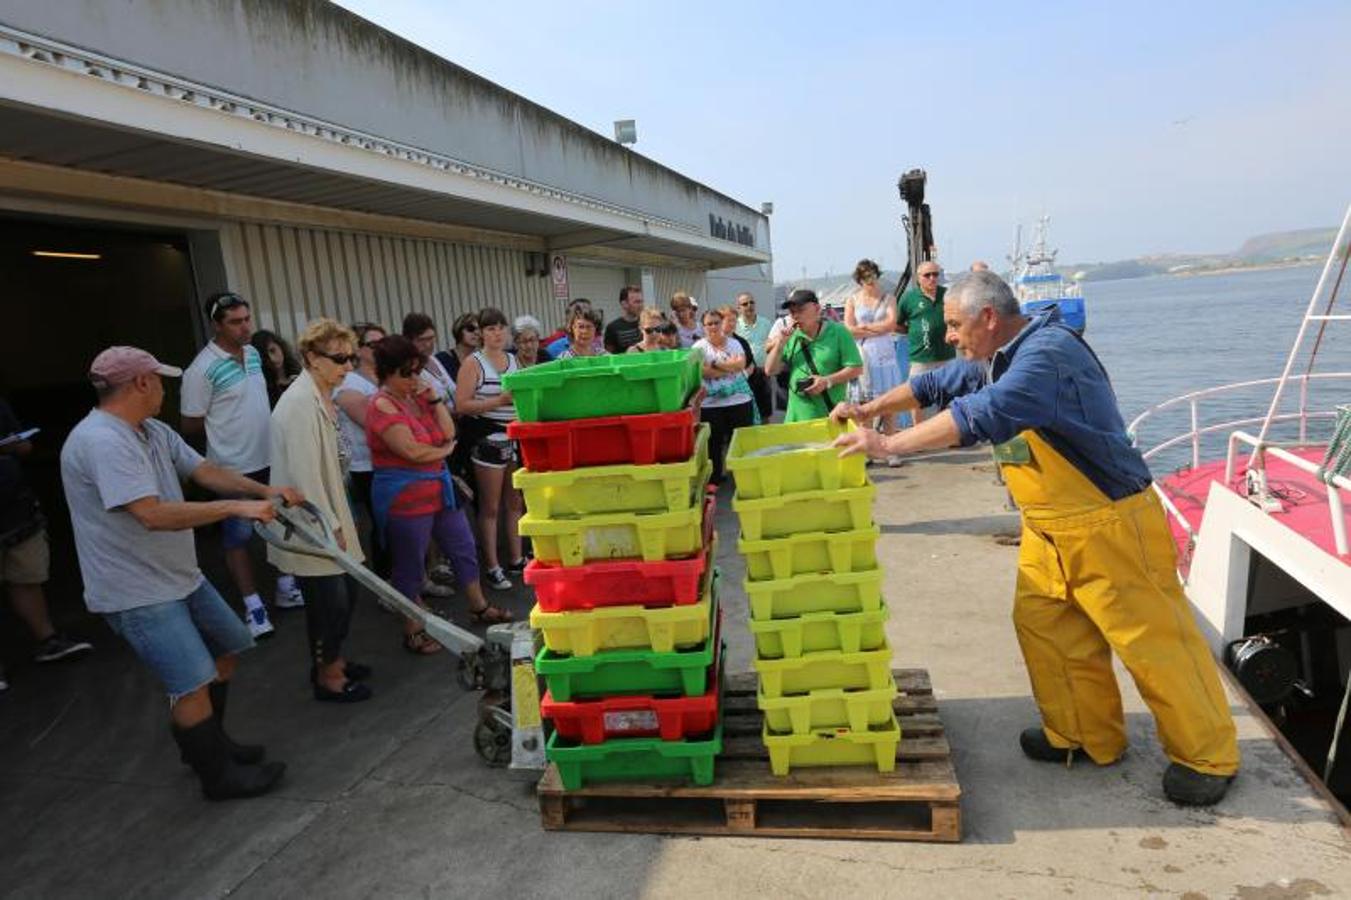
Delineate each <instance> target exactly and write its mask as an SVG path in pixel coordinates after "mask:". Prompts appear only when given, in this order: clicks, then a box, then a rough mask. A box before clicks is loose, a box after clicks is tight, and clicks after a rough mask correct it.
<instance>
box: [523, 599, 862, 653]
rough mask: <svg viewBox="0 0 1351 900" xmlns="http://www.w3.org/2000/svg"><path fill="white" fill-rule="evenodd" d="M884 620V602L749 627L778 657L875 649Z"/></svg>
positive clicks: (759, 645) (762, 649)
mask: <svg viewBox="0 0 1351 900" xmlns="http://www.w3.org/2000/svg"><path fill="white" fill-rule="evenodd" d="M886 622H887V608H886V607H885V606H884V607H882V608H881V609H875V610H872V611H870V612H847V613H837V612H809V613H803V614H802V615H800V616H792V617H790V618H786V619H769V620H767V621H763V620H755V619H753V620H752V621H751V622H750V629H751V634H752V635H753V636H754V637H755V653H756V655H757V656H759V657H760V658H761V659H781V658H785V657H794V656H801V655H802V654H804V653H819V652H820V651H822V650H843V651H844V652H845V653H857V652H859V651H860V650H876V649H877V648H878V647H880V646H882V644H883V642H885V641H886V639H887V632H886ZM532 624H533V623H532Z"/></svg>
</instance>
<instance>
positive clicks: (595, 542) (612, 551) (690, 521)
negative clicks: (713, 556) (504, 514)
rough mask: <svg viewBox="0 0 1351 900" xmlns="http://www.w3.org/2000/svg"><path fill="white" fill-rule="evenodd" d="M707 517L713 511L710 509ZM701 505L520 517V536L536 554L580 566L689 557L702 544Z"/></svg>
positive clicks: (556, 563) (546, 560)
mask: <svg viewBox="0 0 1351 900" xmlns="http://www.w3.org/2000/svg"><path fill="white" fill-rule="evenodd" d="M710 515H711V512H710ZM703 518H704V504H698V505H695V506H691V507H690V508H689V509H684V510H681V511H679V512H670V513H608V514H606V515H597V516H583V517H581V518H577V519H546V518H544V517H543V516H540V515H537V514H536V513H533V512H527V513H526V514H525V515H523V516H521V522H520V530H521V534H523V535H525V536H526V537H528V538H530V539H531V541H532V543H533V544H534V548H535V558H536V559H539V560H542V561H543V562H546V563H552V564H555V565H563V566H580V565H582V564H583V563H587V562H596V561H600V560H607V559H642V560H644V561H646V562H659V561H660V560H663V559H681V558H684V557H689V556H693V555H695V554H696V553H698V552H699V551H700V550H701V549H703V546H704V539H703Z"/></svg>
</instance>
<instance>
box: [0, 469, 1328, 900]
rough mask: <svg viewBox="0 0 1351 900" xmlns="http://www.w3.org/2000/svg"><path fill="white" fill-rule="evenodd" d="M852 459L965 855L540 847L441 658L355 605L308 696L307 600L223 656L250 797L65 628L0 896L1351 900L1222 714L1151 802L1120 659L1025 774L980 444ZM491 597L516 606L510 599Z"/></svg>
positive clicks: (1, 700)
mask: <svg viewBox="0 0 1351 900" xmlns="http://www.w3.org/2000/svg"><path fill="white" fill-rule="evenodd" d="M871 471H872V473H873V475H874V478H875V479H876V481H877V483H878V485H879V494H878V504H877V510H876V518H877V521H878V523H879V524H880V525H881V528H882V541H881V547H880V555H881V557H882V559H883V564H884V565H885V567H886V571H887V579H886V586H887V598H888V602H889V604H890V606H891V609H892V617H891V620H890V623H889V626H888V630H889V635H890V639H891V644H892V646H893V647H894V648H895V655H896V659H895V662H896V665H898V666H919V667H924V668H927V669H928V670H929V671H930V673H931V675H932V679H933V685H934V688H935V693H936V694H937V696H938V699H939V705H940V710H941V714H942V718H943V721H944V723H945V725H946V728H947V733H948V738H949V740H950V742H951V744H952V746H953V749H954V754H955V761H956V767H957V772H958V776H959V778H960V780H961V783H962V788H963V792H964V795H963V803H962V814H963V825H964V833H965V837H964V841H963V843H961V844H957V845H934V844H907V843H881V842H866V843H865V842H846V841H802V840H798V841H791V840H772V839H752V838H704V839H699V838H664V837H660V836H649V835H601V834H582V833H549V832H544V831H542V830H541V828H540V824H539V812H538V809H537V807H536V804H535V798H534V793H533V789H534V778H533V777H531V776H529V775H527V774H525V773H517V772H510V771H504V770H495V769H489V768H487V767H485V766H484V765H483V764H482V763H480V761H479V760H478V758H477V757H476V756H475V754H474V751H473V748H472V746H471V741H470V735H471V732H472V729H473V726H474V722H475V708H476V700H477V698H476V696H474V695H470V694H466V693H465V692H463V691H462V690H461V689H460V688H459V687H458V686H457V684H456V683H455V678H454V666H453V662H452V661H451V660H450V658H449V657H448V656H445V655H442V656H438V657H430V658H415V657H413V656H411V655H409V654H407V653H404V652H403V651H402V650H401V649H399V646H398V630H399V629H398V626H397V623H396V621H395V620H394V619H393V618H392V617H390V616H389V615H387V614H385V613H383V612H381V611H379V610H378V609H376V608H375V607H374V605H373V604H366V605H364V606H363V608H362V609H361V610H360V611H359V613H358V616H357V621H356V623H355V625H354V637H353V640H352V650H351V656H352V657H354V658H357V659H360V660H362V661H364V662H368V663H370V664H371V665H372V666H374V668H375V671H376V675H375V678H374V680H373V682H372V684H373V686H374V688H375V690H376V697H375V699H374V700H373V701H371V702H369V703H364V704H359V705H356V706H351V707H343V706H332V705H325V704H319V703H315V702H314V701H313V700H312V699H310V696H309V692H308V688H307V683H306V669H307V663H306V659H305V651H304V648H303V634H304V623H303V621H302V616H303V614H301V613H279V614H277V616H276V622H277V625H278V634H277V636H276V637H274V638H273V639H271V640H270V641H267V642H265V643H264V644H262V645H260V647H259V648H258V649H257V650H256V651H254V652H252V653H251V654H249V655H248V656H246V657H245V658H244V659H243V660H242V662H241V665H240V672H239V676H238V678H237V681H236V688H235V690H234V692H233V695H232V697H231V704H232V705H231V711H230V729H231V731H233V732H235V733H236V734H237V735H238V736H239V737H241V738H244V739H249V740H260V741H264V742H266V744H267V745H268V749H269V752H270V755H271V756H273V757H274V758H277V759H284V760H286V761H287V762H288V763H289V766H290V768H289V769H288V772H287V776H286V779H285V782H284V783H283V785H282V787H281V788H280V789H279V790H278V791H276V792H275V793H273V794H271V795H269V796H266V797H263V798H260V799H255V800H247V801H236V802H227V803H219V804H212V803H207V802H206V801H204V800H203V799H202V798H201V796H200V793H199V791H198V789H197V784H196V781H195V779H194V778H193V777H192V776H191V775H190V774H189V773H188V770H187V769H185V768H184V767H182V766H181V765H180V764H179V763H178V760H177V754H176V749H175V747H174V745H173V742H172V741H171V740H170V738H169V735H168V733H167V722H166V710H165V704H164V700H163V696H162V694H160V693H159V690H158V688H157V687H156V686H155V684H154V683H153V682H152V681H151V679H150V677H149V676H148V675H147V674H146V673H145V671H144V670H143V669H142V668H141V666H140V665H139V663H138V662H137V661H136V660H135V659H134V658H133V656H132V654H131V653H130V651H129V650H128V649H127V648H126V647H125V645H123V644H121V643H120V642H119V641H118V640H117V639H116V638H114V637H113V636H112V635H111V634H110V633H108V632H107V631H106V629H104V628H102V626H101V625H99V624H97V623H95V622H92V621H86V622H84V623H83V628H82V629H81V627H80V625H79V624H77V626H76V630H79V631H81V633H83V634H85V635H86V636H88V637H90V638H92V639H95V640H97V643H98V649H97V652H96V653H95V654H94V655H93V656H91V657H87V658H85V659H82V660H79V661H77V662H72V663H70V664H69V665H61V666H55V667H42V668H28V669H23V670H21V671H20V672H17V673H13V674H14V675H15V677H14V679H13V684H12V686H11V689H10V690H9V691H8V692H7V693H5V694H0V809H3V815H2V816H0V895H3V896H5V897H43V898H63V897H123V896H135V897H139V898H150V897H193V898H202V897H224V896H232V897H250V898H251V897H277V896H329V897H411V896H436V897H476V898H486V897H514V898H519V897H567V896H588V897H673V898H676V897H678V898H682V900H684V898H689V897H691V896H700V895H703V896H710V897H714V896H716V897H728V896H775V897H781V898H783V897H818V896H823V895H826V894H831V895H835V896H844V895H855V896H865V897H882V896H890V897H897V896H929V897H952V898H961V897H973V898H974V897H979V898H991V897H1010V898H1012V897H1045V896H1060V895H1081V896H1091V897H1094V898H1107V897H1141V896H1160V897H1179V898H1187V900H1201V898H1227V897H1240V898H1306V897H1336V896H1351V841H1349V840H1348V837H1347V834H1346V833H1345V832H1344V831H1343V829H1342V828H1341V826H1340V825H1339V824H1338V822H1337V821H1336V819H1335V818H1334V816H1333V814H1332V812H1331V811H1330V809H1329V808H1328V807H1327V805H1326V804H1325V803H1323V802H1322V801H1321V800H1320V799H1319V798H1318V796H1317V795H1316V794H1315V792H1314V791H1313V790H1312V789H1311V788H1310V786H1309V785H1308V784H1307V783H1305V782H1304V781H1303V780H1302V779H1301V777H1300V776H1299V774H1298V773H1297V771H1296V769H1295V767H1294V766H1293V765H1292V764H1291V762H1290V761H1289V760H1288V759H1287V758H1286V757H1285V756H1284V755H1283V754H1282V752H1281V750H1280V749H1279V748H1278V747H1277V745H1276V744H1275V743H1274V742H1273V741H1272V740H1271V739H1270V738H1269V737H1268V736H1267V735H1266V734H1265V732H1264V731H1263V730H1262V728H1261V726H1260V725H1259V723H1258V722H1257V721H1256V720H1255V719H1254V718H1253V717H1252V716H1251V715H1249V714H1248V713H1247V711H1246V710H1245V709H1244V708H1243V707H1242V706H1241V705H1240V704H1239V703H1237V702H1236V701H1235V702H1234V703H1233V708H1234V713H1235V716H1236V717H1237V720H1238V727H1239V737H1240V740H1241V746H1242V752H1243V766H1244V768H1243V771H1242V774H1241V775H1240V777H1239V779H1238V781H1237V782H1236V783H1235V784H1234V786H1233V789H1232V790H1231V792H1230V794H1229V796H1228V798H1227V799H1226V800H1225V801H1224V802H1223V803H1222V804H1221V805H1220V806H1218V807H1217V808H1215V809H1213V810H1184V809H1179V808H1178V807H1175V806H1173V805H1172V804H1171V803H1169V802H1167V801H1166V800H1165V799H1164V798H1163V796H1162V792H1161V789H1160V777H1161V775H1162V772H1163V769H1164V766H1165V759H1164V757H1163V755H1162V753H1161V751H1160V749H1159V746H1158V744H1157V741H1156V740H1155V737H1154V728H1153V724H1152V720H1151V718H1150V716H1149V714H1148V712H1147V710H1146V709H1145V708H1144V705H1143V704H1142V702H1141V701H1140V698H1139V696H1138V695H1137V694H1136V693H1135V691H1134V688H1133V687H1132V686H1131V685H1130V680H1129V678H1128V677H1127V676H1126V675H1125V673H1124V672H1123V671H1119V672H1118V677H1119V678H1120V679H1121V683H1122V687H1123V690H1124V691H1125V700H1126V709H1127V714H1128V717H1129V728H1130V735H1131V747H1130V751H1129V752H1128V754H1127V755H1126V757H1125V758H1124V759H1123V760H1122V761H1121V762H1120V763H1118V764H1116V765H1114V766H1111V767H1107V768H1102V769H1098V768H1095V767H1093V766H1091V765H1088V764H1083V763H1079V764H1076V765H1075V766H1074V767H1073V768H1072V769H1068V770H1067V769H1066V768H1065V767H1063V766H1058V765H1048V764H1044V763H1035V762H1031V761H1029V760H1027V759H1025V758H1024V757H1023V756H1022V754H1021V753H1020V752H1019V751H1018V747H1017V734H1018V732H1019V730H1021V729H1022V728H1023V727H1026V726H1027V725H1030V724H1034V723H1035V722H1036V709H1035V707H1034V705H1033V703H1032V700H1031V697H1030V696H1029V688H1028V683H1027V676H1026V673H1025V671H1024V669H1023V666H1022V662H1021V658H1020V656H1019V653H1018V649H1017V644H1016V641H1015V639H1014V634H1013V628H1012V625H1011V623H1010V621H1009V611H1010V602H1011V601H1010V598H1011V596H1012V585H1013V575H1014V566H1015V560H1016V555H1017V549H1016V547H1014V546H1011V543H1012V542H1011V541H1010V540H1009V537H1010V536H1012V535H1015V534H1016V531H1017V517H1016V515H1015V514H1013V513H1011V512H1008V511H1007V510H1006V509H1005V508H1004V494H1003V490H1002V488H1000V487H999V486H998V485H997V484H995V481H994V471H993V467H992V465H991V463H990V458H989V455H988V452H982V451H971V452H960V453H958V452H954V453H946V454H940V455H937V456H935V457H932V458H928V459H924V460H917V461H912V462H910V463H909V464H907V465H906V466H905V467H903V468H900V469H895V470H890V469H872V470H871ZM722 500H723V502H722V509H721V511H720V514H719V523H718V527H719V532H720V534H721V537H722V541H721V552H720V560H719V563H720V565H721V566H722V567H723V571H724V573H725V574H726V575H727V576H729V577H727V578H725V579H724V585H725V586H726V588H727V590H726V591H725V593H724V595H723V597H724V603H725V607H726V610H727V616H728V618H727V628H726V633H727V635H728V641H729V645H730V650H731V669H732V670H734V671H745V670H749V668H750V658H751V642H750V638H749V634H748V633H747V631H746V627H745V621H746V608H745V598H744V595H743V593H742V592H741V590H740V589H739V584H740V581H741V577H742V572H743V567H742V565H741V563H740V560H739V559H738V557H737V556H736V540H735V537H736V521H735V517H734V516H733V515H732V514H731V511H730V506H729V504H728V503H727V502H726V501H727V498H726V497H725V496H724V497H723V498H722ZM218 583H222V584H223V582H218ZM498 596H499V597H500V596H501V595H498ZM495 599H496V598H495ZM511 599H512V602H511V604H510V605H511V606H512V608H513V609H514V610H515V612H516V613H517V615H518V617H519V616H524V615H525V614H526V613H527V611H528V603H529V601H528V599H527V596H526V593H525V592H524V591H521V590H519V589H518V590H516V591H514V592H513V593H512V595H511ZM446 605H447V606H448V607H450V608H451V609H452V610H459V609H461V608H462V601H458V600H457V599H455V598H452V599H451V600H448V601H446ZM458 618H460V619H461V620H463V616H458ZM1231 699H1232V698H1231Z"/></svg>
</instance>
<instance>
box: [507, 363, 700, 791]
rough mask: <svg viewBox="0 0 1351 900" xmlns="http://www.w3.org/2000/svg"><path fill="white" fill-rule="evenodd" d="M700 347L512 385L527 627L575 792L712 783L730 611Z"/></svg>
mask: <svg viewBox="0 0 1351 900" xmlns="http://www.w3.org/2000/svg"><path fill="white" fill-rule="evenodd" d="M699 380H700V364H699V359H698V357H697V355H695V354H692V353H690V352H689V351H667V352H658V353H635V354H629V355H625V356H602V357H585V358H575V359H567V360H560V361H558V362H554V363H546V364H544V365H541V366H535V367H532V368H530V369H525V370H523V371H520V372H516V373H513V374H511V375H508V376H506V378H505V379H504V384H505V387H506V388H507V390H509V391H511V393H512V397H513V399H514V401H515V404H516V412H517V415H518V417H519V421H518V422H516V423H514V424H513V425H512V426H510V428H509V430H508V434H509V435H510V436H511V437H512V438H514V439H516V440H518V441H519V442H520V446H521V452H522V457H523V460H524V468H522V469H521V470H520V471H518V472H517V473H516V476H515V484H516V487H518V488H520V489H521V491H522V492H523V494H524V496H525V506H526V513H525V515H524V516H523V517H522V518H521V523H520V529H521V533H522V534H523V535H527V536H529V537H530V538H531V541H532V542H533V544H534V551H535V559H534V560H533V561H532V562H531V563H530V564H529V565H528V566H527V567H526V570H525V581H526V583H527V584H529V585H531V587H533V588H534V591H535V597H536V605H535V608H534V609H533V610H532V611H531V614H530V624H531V625H532V627H534V628H536V629H539V631H540V632H541V633H542V635H543V642H544V647H543V648H542V649H541V650H540V652H539V655H538V657H537V658H536V661H535V667H536V671H537V672H539V673H540V674H541V675H543V676H544V678H545V680H546V682H547V685H548V691H547V692H546V694H545V696H544V699H543V701H542V702H541V705H540V711H541V713H542V714H543V716H544V717H545V718H546V719H548V720H549V721H550V722H551V723H552V725H553V734H552V735H551V736H550V738H549V741H548V744H547V746H546V749H545V752H546V755H547V757H548V759H549V761H550V762H552V763H554V764H555V765H556V766H557V768H558V772H559V775H560V777H561V780H562V783H563V786H564V787H565V788H567V789H569V790H575V789H577V788H579V787H581V786H582V785H583V784H585V783H587V782H594V781H622V780H638V779H644V780H646V779H656V778H690V779H692V780H693V781H695V782H696V783H698V784H708V783H710V782H711V781H712V780H713V766H714V759H715V757H716V756H717V754H718V753H719V752H720V751H721V749H722V726H721V715H720V713H721V703H720V697H721V691H720V688H721V648H720V643H719V642H720V640H721V633H720V632H721V614H720V611H719V606H718V580H717V573H716V571H715V570H714V567H713V558H714V555H713V550H714V545H713V542H714V536H713V508H712V498H711V497H708V496H707V494H706V485H707V483H708V479H709V474H710V465H709V460H708V428H707V426H703V425H697V424H696V421H695V418H694V414H693V413H692V412H691V411H690V410H689V409H688V408H686V403H687V402H688V400H689V397H690V395H691V394H692V393H693V392H694V390H695V389H696V388H697V387H698V385H699Z"/></svg>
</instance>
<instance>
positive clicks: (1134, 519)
mask: <svg viewBox="0 0 1351 900" xmlns="http://www.w3.org/2000/svg"><path fill="white" fill-rule="evenodd" d="M995 455H996V458H997V459H998V460H999V462H1000V465H1001V469H1002V471H1003V474H1004V480H1005V482H1006V483H1007V485H1008V488H1009V491H1010V492H1011V493H1012V494H1013V499H1014V501H1015V502H1016V503H1017V504H1018V507H1019V509H1020V510H1021V511H1022V515H1023V536H1022V546H1021V550H1020V552H1019V556H1018V587H1017V592H1016V594H1015V596H1014V600H1013V624H1014V627H1015V628H1016V629H1017V632H1018V643H1019V644H1020V645H1021V647H1022V650H1023V659H1024V660H1025V661H1026V663H1027V671H1028V675H1029V676H1030V677H1031V680H1032V693H1033V695H1034V696H1035V697H1036V701H1037V706H1038V707H1039V708H1040V710H1041V718H1042V727H1043V728H1044V730H1045V732H1046V737H1047V738H1048V739H1049V740H1050V742H1051V744H1052V745H1053V746H1056V747H1066V748H1069V747H1081V748H1083V750H1084V751H1085V752H1086V753H1087V754H1088V755H1089V757H1090V758H1091V759H1092V760H1093V761H1094V762H1096V763H1098V764H1100V765H1105V764H1107V763H1110V762H1112V761H1113V760H1115V759H1116V758H1117V757H1119V756H1120V755H1121V754H1122V753H1123V752H1124V751H1125V749H1126V727H1125V720H1124V718H1123V715H1122V711H1121V694H1120V692H1119V691H1118V689H1117V684H1116V678H1115V676H1114V675H1113V674H1112V651H1113V650H1115V651H1116V653H1117V655H1118V656H1120V657H1121V661H1122V662H1123V663H1124V664H1125V666H1126V669H1127V670H1128V671H1129V672H1130V673H1131V677H1132V678H1134V679H1135V685H1136V687H1137V688H1139V691H1140V694H1141V696H1142V697H1144V700H1145V702H1146V703H1147V704H1148V705H1149V708H1150V710H1151V711H1153V713H1154V720H1155V722H1156V724H1157V726H1158V732H1159V739H1160V741H1161V742H1162V744H1163V749H1164V752H1165V753H1167V754H1168V757H1169V758H1170V759H1171V760H1173V761H1174V762H1177V763H1181V764H1182V765H1185V766H1189V767H1191V768H1193V769H1195V770H1197V771H1198V772H1204V773H1206V774H1210V775H1232V774H1234V773H1235V772H1236V771H1238V742H1237V738H1236V733H1235V730H1234V722H1233V719H1232V717H1231V716H1230V715H1229V704H1228V702H1227V700H1226V699H1225V695H1224V690H1223V688H1221V686H1220V679H1219V674H1218V672H1216V670H1215V662H1214V660H1213V659H1212V658H1211V655H1210V650H1209V648H1208V647H1207V645H1206V642H1205V639H1204V638H1202V637H1201V632H1200V629H1199V628H1198V627H1197V625H1196V620H1195V619H1193V618H1192V611H1191V607H1190V605H1189V604H1188V602H1187V599H1186V597H1185V595H1184V594H1183V593H1182V586H1181V585H1180V584H1179V583H1178V579H1177V573H1176V568H1177V559H1176V549H1175V548H1174V545H1173V539H1172V535H1171V534H1170V533H1169V531H1168V523H1167V520H1166V519H1165V518H1164V514H1163V507H1162V505H1161V504H1160V503H1159V499H1158V497H1157V496H1156V495H1155V493H1154V491H1153V490H1151V489H1146V490H1143V491H1141V492H1140V493H1138V494H1134V495H1132V496H1130V497H1126V498H1124V499H1122V500H1115V501H1114V500H1112V499H1111V498H1109V497H1108V496H1107V495H1106V494H1104V493H1103V492H1102V491H1101V490H1100V489H1099V488H1098V487H1097V486H1096V485H1095V484H1093V482H1092V481H1090V480H1089V479H1088V478H1087V477H1086V476H1085V475H1084V474H1083V473H1082V472H1080V471H1079V470H1078V469H1077V468H1075V467H1074V465H1073V464H1071V463H1070V462H1068V461H1067V460H1066V459H1065V458H1064V457H1063V456H1061V455H1060V454H1059V453H1058V452H1056V450H1055V449H1054V448H1053V447H1051V445H1050V444H1048V443H1047V442H1046V441H1045V440H1044V439H1043V438H1042V437H1041V436H1039V435H1038V434H1037V433H1036V432H1035V431H1033V430H1028V431H1024V432H1023V433H1022V434H1020V435H1019V436H1018V437H1016V438H1014V439H1013V440H1011V441H1008V442H1006V443H1004V444H1001V445H999V447H997V448H996V454H995Z"/></svg>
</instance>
